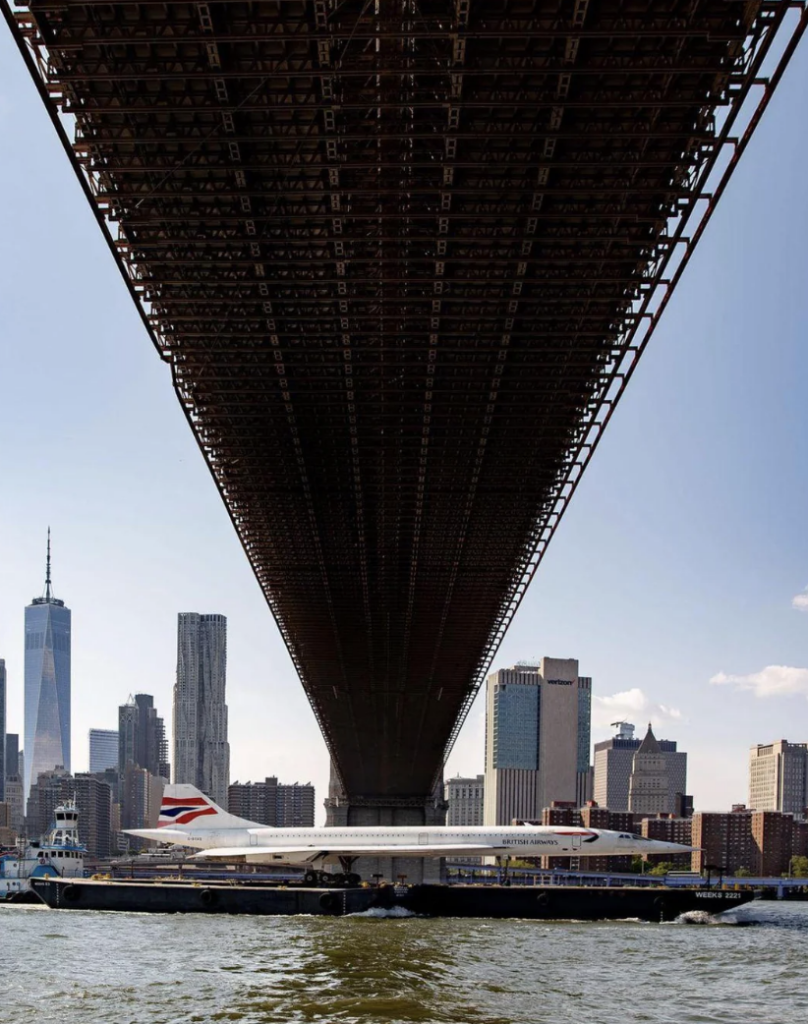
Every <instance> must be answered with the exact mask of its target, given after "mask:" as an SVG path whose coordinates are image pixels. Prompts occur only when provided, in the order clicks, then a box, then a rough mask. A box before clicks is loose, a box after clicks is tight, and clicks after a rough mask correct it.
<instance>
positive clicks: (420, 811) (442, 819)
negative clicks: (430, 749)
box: [325, 768, 446, 884]
mask: <svg viewBox="0 0 808 1024" xmlns="http://www.w3.org/2000/svg"><path fill="white" fill-rule="evenodd" d="M325 810H326V820H325V824H326V828H346V827H350V828H372V827H374V826H384V827H386V828H391V829H394V828H395V827H396V826H406V827H416V828H423V832H424V836H425V841H428V836H429V830H430V827H431V826H434V825H445V824H446V803H445V802H444V800H443V785H442V782H441V785H440V786H436V787H435V793H434V794H433V795H432V796H428V795H427V796H412V797H388V796H383V795H375V794H374V795H372V796H353V797H348V796H346V795H345V794H344V793H343V792H342V791H341V787H340V786H339V784H338V782H337V781H336V776H335V773H334V771H333V768H332V771H331V785H330V787H329V795H328V799H327V800H326V801H325ZM333 870H337V871H338V870H340V868H339V865H335V866H334V868H333ZM354 871H356V872H358V873H359V874H360V875H361V876H362V878H363V879H364V880H366V881H371V880H372V879H373V876H374V875H381V876H382V879H383V880H384V881H387V882H396V881H398V878H399V876H400V875H406V876H407V877H406V881H407V883H408V884H413V883H420V882H433V883H434V882H440V881H443V880H444V878H445V861H444V860H443V858H437V857H360V858H359V859H358V860H357V862H356V864H355V865H354Z"/></svg>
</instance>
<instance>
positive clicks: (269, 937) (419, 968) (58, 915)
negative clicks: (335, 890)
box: [0, 904, 808, 1024]
mask: <svg viewBox="0 0 808 1024" xmlns="http://www.w3.org/2000/svg"><path fill="white" fill-rule="evenodd" d="M726 921H727V923H726V924H723V925H721V924H719V925H716V924H705V923H702V924H685V923H682V922H677V923H675V924H670V925H649V924H639V923H634V922H611V923H601V924H583V923H580V924H575V923H566V924H565V923H546V922H528V921H476V920H475V921H450V920H426V919H421V918H405V919H389V918H387V919H379V918H367V917H354V918H303V917H299V918H257V917H212V916H211V917H203V916H200V915H185V916H182V915H176V916H159V915H146V914H114V913H105V914H99V913H91V912H87V911H48V910H44V909H39V908H35V907H32V908H28V907H3V908H0V1022H2V1024H7V1022H8V1024H12V1022H13V1024H27V1022H36V1024H50V1022H59V1024H79V1022H81V1024H85V1022H88V1021H103V1022H108V1024H158V1022H160V1024H178V1022H183V1024H185V1022H191V1021H200V1022H207V1021H239V1022H251V1024H252V1022H254V1024H259V1022H260V1024H264V1022H273V1024H274V1022H278V1024H293V1022H310V1021H318V1022H319V1021H322V1022H332V1021H333V1022H345V1024H359V1022H361V1024H376V1022H402V1024H403V1022H407V1024H410V1022H419V1024H423V1022H441V1024H442V1022H459V1024H465V1022H468V1024H517V1022H518V1024H523V1022H524V1024H541V1022H545V1021H547V1022H549V1021H553V1022H554V1024H567V1022H575V1024H578V1022H580V1024H584V1022H586V1024H626V1022H639V1021H653V1022H666V1024H667V1022H671V1024H673V1022H676V1024H690V1022H719V1021H721V1022H731V1024H746V1022H758V1021H759V1022H765V1024H805V1021H806V1020H808V984H806V982H808V971H806V944H807V942H808V904H802V905H799V904H797V905H790V906H783V905H781V904H778V905H776V904H755V905H753V906H750V907H745V908H743V909H742V910H739V911H736V912H733V913H732V914H731V915H729V916H728V917H727V919H726ZM744 925H746V926H744Z"/></svg>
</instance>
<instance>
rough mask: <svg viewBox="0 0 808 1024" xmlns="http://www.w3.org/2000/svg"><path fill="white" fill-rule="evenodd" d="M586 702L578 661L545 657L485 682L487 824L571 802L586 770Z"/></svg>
mask: <svg viewBox="0 0 808 1024" xmlns="http://www.w3.org/2000/svg"><path fill="white" fill-rule="evenodd" d="M590 696H591V680H590V679H588V678H585V679H581V678H580V677H579V676H578V662H577V660H576V659H575V658H563V659H562V658H542V660H541V661H540V662H539V664H537V665H526V664H525V665H522V664H520V665H514V666H513V667H512V668H507V669H500V670H499V671H498V672H494V673H492V674H491V675H490V676H489V677H488V681H487V690H486V698H487V699H486V728H485V824H486V825H508V824H510V822H511V821H512V820H513V819H514V818H525V819H531V820H540V819H541V814H542V809H543V808H544V807H549V806H550V804H551V803H552V802H553V801H554V800H568V801H573V802H574V801H576V798H577V795H578V791H579V789H580V782H579V778H580V776H581V775H582V774H585V772H586V771H588V768H589V764H588V760H589V728H590V716H589V707H590V704H589V701H590ZM584 761H586V764H584Z"/></svg>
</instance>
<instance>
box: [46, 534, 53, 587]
mask: <svg viewBox="0 0 808 1024" xmlns="http://www.w3.org/2000/svg"><path fill="white" fill-rule="evenodd" d="M51 596H52V595H51V566H50V527H48V558H47V561H46V563H45V600H46V601H50V599H51Z"/></svg>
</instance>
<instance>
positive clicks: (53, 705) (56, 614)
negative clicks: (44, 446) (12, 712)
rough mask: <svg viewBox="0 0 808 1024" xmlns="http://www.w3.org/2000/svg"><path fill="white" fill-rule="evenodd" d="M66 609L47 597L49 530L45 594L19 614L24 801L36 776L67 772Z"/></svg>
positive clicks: (50, 590)
mask: <svg viewBox="0 0 808 1024" xmlns="http://www.w3.org/2000/svg"><path fill="white" fill-rule="evenodd" d="M70 628H71V615H70V609H69V608H66V607H65V603H64V601H60V600H59V599H58V598H56V597H54V596H53V588H52V585H51V555H50V530H48V557H47V563H46V570H45V593H44V596H42V597H35V598H34V599H33V601H32V602H31V603H30V604H29V605H28V607H27V608H26V609H25V780H24V785H25V799H26V802H27V800H28V794H29V792H30V790H31V785H32V784H33V783H34V782H36V780H37V776H38V775H39V773H40V772H47V771H52V770H53V769H54V768H56V767H57V766H62V767H64V768H65V769H66V770H67V771H70Z"/></svg>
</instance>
